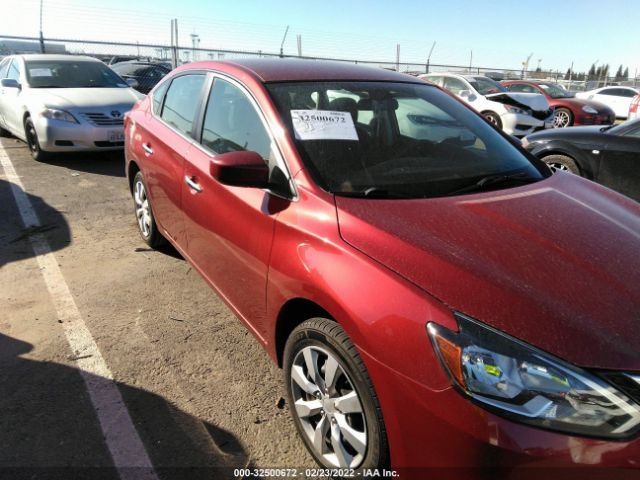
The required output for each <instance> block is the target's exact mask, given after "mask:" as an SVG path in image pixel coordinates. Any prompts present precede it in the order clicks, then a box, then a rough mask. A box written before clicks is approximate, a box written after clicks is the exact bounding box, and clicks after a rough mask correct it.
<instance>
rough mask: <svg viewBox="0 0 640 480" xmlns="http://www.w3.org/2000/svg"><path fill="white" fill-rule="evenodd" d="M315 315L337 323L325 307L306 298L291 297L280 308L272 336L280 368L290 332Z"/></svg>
mask: <svg viewBox="0 0 640 480" xmlns="http://www.w3.org/2000/svg"><path fill="white" fill-rule="evenodd" d="M315 317H322V318H326V319H327V320H331V321H334V322H336V323H338V322H337V320H336V319H335V318H334V316H333V315H331V314H330V313H329V312H328V311H327V310H326V309H324V308H323V307H322V306H320V305H319V304H317V303H316V302H313V301H311V300H308V299H306V298H300V297H298V298H292V299H290V300H288V301H287V302H286V303H285V304H284V305H283V306H282V307H281V308H280V311H279V312H278V316H277V318H276V325H275V332H274V337H273V338H274V347H275V355H276V363H277V365H278V367H279V368H282V365H283V356H284V347H285V345H286V343H287V339H288V338H289V335H291V332H293V330H294V329H295V328H296V327H297V326H298V325H300V324H301V323H302V322H304V321H305V320H309V319H310V318H315Z"/></svg>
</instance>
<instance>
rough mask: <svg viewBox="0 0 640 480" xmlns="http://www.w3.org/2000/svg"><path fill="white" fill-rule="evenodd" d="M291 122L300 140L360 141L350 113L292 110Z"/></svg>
mask: <svg viewBox="0 0 640 480" xmlns="http://www.w3.org/2000/svg"><path fill="white" fill-rule="evenodd" d="M291 120H292V121H293V131H294V132H295V135H296V138H297V139H298V140H358V134H357V133H356V127H355V125H354V124H353V118H352V117H351V114H350V113H349V112H334V111H332V110H291Z"/></svg>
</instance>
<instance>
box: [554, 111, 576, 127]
mask: <svg viewBox="0 0 640 480" xmlns="http://www.w3.org/2000/svg"><path fill="white" fill-rule="evenodd" d="M571 125H573V114H572V113H571V110H569V109H568V108H562V107H560V108H557V109H556V113H555V115H554V117H553V128H567V127H570V126H571Z"/></svg>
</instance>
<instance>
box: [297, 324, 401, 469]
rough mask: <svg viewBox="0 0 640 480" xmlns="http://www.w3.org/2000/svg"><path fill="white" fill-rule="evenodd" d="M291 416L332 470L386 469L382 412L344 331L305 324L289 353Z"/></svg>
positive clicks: (313, 451) (323, 463)
mask: <svg viewBox="0 0 640 480" xmlns="http://www.w3.org/2000/svg"><path fill="white" fill-rule="evenodd" d="M284 372H285V382H286V387H287V396H288V402H289V407H290V410H291V415H292V416H293V419H294V423H295V424H296V427H297V429H298V432H299V433H300V436H301V437H302V439H303V441H304V443H305V446H306V447H307V449H308V450H309V452H310V453H311V454H312V455H313V457H314V458H315V460H316V461H317V462H318V463H319V464H320V465H321V466H322V467H323V468H328V469H333V468H346V469H354V470H356V472H361V471H362V470H363V469H365V468H367V469H368V468H386V467H387V466H388V462H389V453H388V446H387V436H386V431H385V426H384V421H383V418H382V412H381V409H380V405H379V403H378V399H377V396H376V393H375V391H374V388H373V384H372V382H371V379H370V378H369V374H368V373H367V370H366V368H365V366H364V363H363V362H362V359H361V358H360V355H359V354H358V352H357V351H356V348H355V346H354V345H353V343H352V342H351V340H350V339H349V337H348V336H347V334H346V333H345V331H344V330H343V329H342V327H341V326H340V325H338V324H337V323H335V322H332V321H331V320H327V319H324V318H314V319H311V320H306V321H305V322H303V323H301V324H300V325H299V326H298V327H296V329H295V330H294V331H293V332H292V333H291V335H290V337H289V339H288V340H287V344H286V347H285V352H284Z"/></svg>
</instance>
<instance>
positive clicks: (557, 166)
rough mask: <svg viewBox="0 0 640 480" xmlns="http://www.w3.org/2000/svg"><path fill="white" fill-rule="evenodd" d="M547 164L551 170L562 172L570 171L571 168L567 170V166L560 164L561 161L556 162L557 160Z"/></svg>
mask: <svg viewBox="0 0 640 480" xmlns="http://www.w3.org/2000/svg"><path fill="white" fill-rule="evenodd" d="M547 165H549V167H551V170H553V171H554V172H555V171H563V172H570V173H571V170H569V168H568V167H567V166H566V165H564V164H562V163H557V162H553V163H548V164H547Z"/></svg>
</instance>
